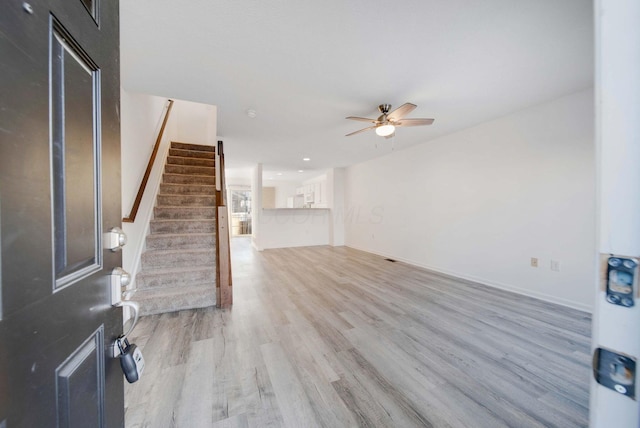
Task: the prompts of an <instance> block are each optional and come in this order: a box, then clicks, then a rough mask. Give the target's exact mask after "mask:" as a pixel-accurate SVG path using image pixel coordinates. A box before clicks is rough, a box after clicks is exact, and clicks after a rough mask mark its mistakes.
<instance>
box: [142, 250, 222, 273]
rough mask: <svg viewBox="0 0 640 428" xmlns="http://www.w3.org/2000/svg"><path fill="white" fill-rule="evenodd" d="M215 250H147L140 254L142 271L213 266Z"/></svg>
mask: <svg viewBox="0 0 640 428" xmlns="http://www.w3.org/2000/svg"><path fill="white" fill-rule="evenodd" d="M215 263H216V250H215V248H206V249H197V248H196V249H187V250H149V251H145V252H144V253H142V256H141V265H142V271H146V270H148V269H159V268H160V269H161V268H168V267H185V266H209V265H211V266H215Z"/></svg>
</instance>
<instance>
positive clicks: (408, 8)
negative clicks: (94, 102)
mask: <svg viewBox="0 0 640 428" xmlns="http://www.w3.org/2000/svg"><path fill="white" fill-rule="evenodd" d="M120 5H121V6H120V9H121V52H122V84H123V86H124V88H125V89H126V90H129V91H135V92H144V93H149V94H154V95H160V96H166V97H172V98H177V99H184V100H189V101H196V102H200V103H207V104H214V105H216V106H218V135H219V136H220V137H221V139H223V140H224V142H225V152H226V160H227V165H228V167H230V168H246V167H252V166H253V165H255V164H256V163H258V162H261V163H263V164H264V168H265V170H270V171H295V170H298V169H301V168H302V169H305V170H310V169H314V170H321V169H325V168H329V167H336V166H347V165H351V164H353V163H357V162H360V161H363V160H366V159H370V158H373V157H376V156H381V155H383V154H386V153H388V152H389V151H390V150H400V149H402V148H405V147H408V146H411V145H414V144H418V143H422V142H425V141H429V140H430V139H433V138H435V137H438V136H440V135H444V134H448V133H452V132H455V131H457V130H461V129H464V128H468V127H470V126H473V125H475V124H478V123H481V122H484V121H487V120H490V119H493V118H497V117H500V116H503V115H505V114H508V113H510V112H513V111H516V110H519V109H522V108H525V107H528V106H531V105H535V104H538V103H541V102H545V101H548V100H551V99H554V98H557V97H559V96H562V95H566V94H570V93H573V92H576V91H579V90H582V89H585V88H587V87H589V86H591V85H593V55H594V53H593V24H592V21H593V11H592V8H593V5H592V2H591V1H586V0H562V1H558V0H482V1H478V0H400V1H397V2H388V1H380V0H367V1H364V0H323V1H300V0H244V1H240V0H190V1H178V0H121V2H120ZM405 102H412V103H414V104H417V105H418V108H417V109H416V110H415V111H414V112H413V113H411V114H410V115H409V116H408V117H427V118H429V117H431V118H435V119H436V120H435V123H434V124H433V125H432V126H426V127H415V128H400V129H398V130H397V132H396V137H394V138H392V139H389V140H385V139H384V138H381V137H377V136H376V135H375V133H373V132H367V133H362V134H358V135H356V136H352V137H345V136H344V135H345V134H347V133H349V132H352V131H355V130H357V129H360V128H363V127H365V126H366V125H367V124H366V123H360V122H355V121H348V120H345V117H346V116H350V115H355V116H365V117H377V115H378V112H377V106H378V104H381V103H390V104H392V105H393V106H394V107H398V106H399V105H401V104H403V103H405ZM248 109H255V110H256V112H257V117H256V118H255V119H251V118H249V117H248V116H247V114H246V111H247V110H248ZM540 126H544V124H540ZM303 157H310V158H311V161H310V162H303V161H302V158H303Z"/></svg>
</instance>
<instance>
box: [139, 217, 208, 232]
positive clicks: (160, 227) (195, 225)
mask: <svg viewBox="0 0 640 428" xmlns="http://www.w3.org/2000/svg"><path fill="white" fill-rule="evenodd" d="M215 232H216V223H215V221H212V220H203V221H179V220H176V221H161V222H154V221H151V233H158V234H162V233H215Z"/></svg>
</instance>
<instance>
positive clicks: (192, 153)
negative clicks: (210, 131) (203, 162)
mask: <svg viewBox="0 0 640 428" xmlns="http://www.w3.org/2000/svg"><path fill="white" fill-rule="evenodd" d="M169 156H182V157H186V158H202V159H215V158H216V154H215V153H214V152H201V151H196V150H182V149H169Z"/></svg>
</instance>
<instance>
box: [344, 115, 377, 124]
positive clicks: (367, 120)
mask: <svg viewBox="0 0 640 428" xmlns="http://www.w3.org/2000/svg"><path fill="white" fill-rule="evenodd" d="M345 119H351V120H359V121H360V122H371V123H376V119H368V118H366V117H357V116H349V117H347V118H345Z"/></svg>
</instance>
